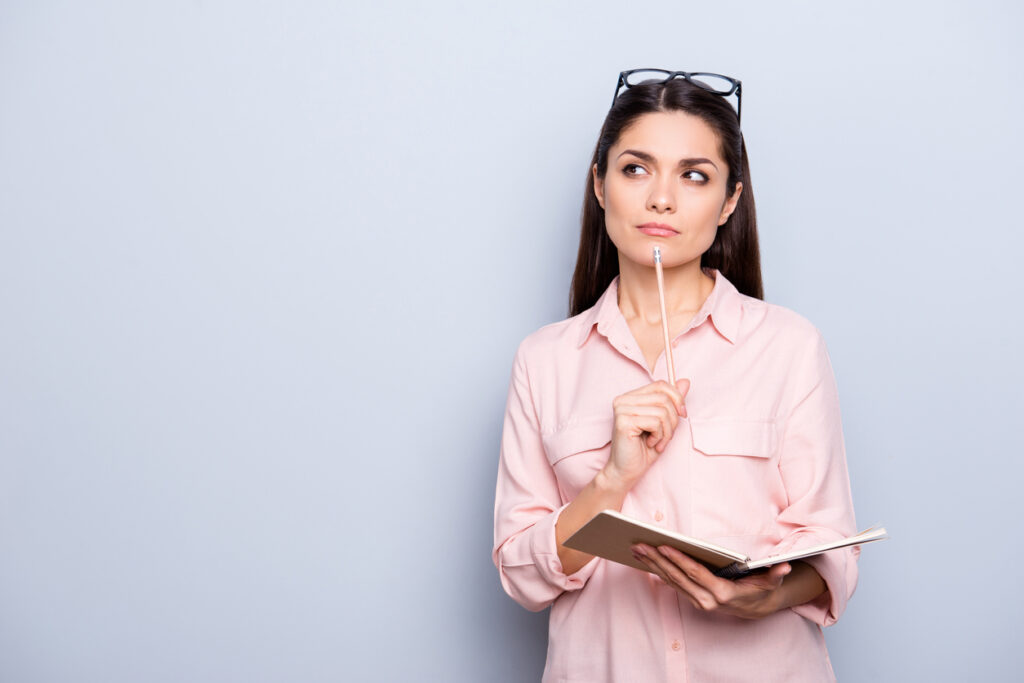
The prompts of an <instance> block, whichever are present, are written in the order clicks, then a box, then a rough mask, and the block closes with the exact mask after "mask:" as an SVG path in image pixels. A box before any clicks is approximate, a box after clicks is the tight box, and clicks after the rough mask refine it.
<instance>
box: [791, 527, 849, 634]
mask: <svg viewBox="0 0 1024 683" xmlns="http://www.w3.org/2000/svg"><path fill="white" fill-rule="evenodd" d="M800 536H803V534H798V536H797V537H798V538H799V537H800ZM818 538H819V539H820V540H815V541H813V543H826V542H828V541H829V540H832V538H831V535H829V536H827V537H826V536H819V537H818ZM813 543H807V542H803V543H801V545H803V546H804V547H806V546H807V545H812V544H813ZM796 545H797V543H796V540H795V539H793V540H788V541H787V542H785V543H784V545H782V550H781V551H782V552H785V551H786V550H789V549H790V548H792V547H795V546H796ZM859 554H860V548H858V547H856V546H855V547H852V548H837V549H836V550H829V551H828V552H825V553H822V554H821V555H815V556H814V557H805V558H804V559H802V560H799V561H800V562H806V563H807V564H809V565H810V566H811V567H813V568H814V570H815V571H816V572H818V575H819V576H821V579H822V581H824V582H825V589H826V590H825V592H824V593H822V594H821V595H819V596H818V597H816V598H814V599H813V600H810V601H809V602H805V603H803V604H801V605H794V606H793V607H791V608H790V609H792V610H793V611H794V612H796V613H797V614H799V615H800V616H802V617H804V618H805V619H808V620H810V621H812V622H814V623H815V624H817V625H818V626H822V627H825V626H831V625H832V624H834V623H836V621H838V620H839V617H840V616H842V614H843V612H844V611H845V610H846V603H847V601H848V600H849V599H850V597H851V596H852V595H853V591H854V589H855V588H856V585H857V557H858V556H859Z"/></svg>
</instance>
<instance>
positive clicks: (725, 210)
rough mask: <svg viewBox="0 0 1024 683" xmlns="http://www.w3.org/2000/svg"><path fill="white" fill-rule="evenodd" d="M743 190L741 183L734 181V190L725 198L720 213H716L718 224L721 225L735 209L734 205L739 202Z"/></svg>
mask: <svg viewBox="0 0 1024 683" xmlns="http://www.w3.org/2000/svg"><path fill="white" fill-rule="evenodd" d="M742 192H743V183H739V182H738V183H736V190H735V191H734V192H733V193H732V196H731V197H729V198H728V199H727V200H725V204H723V205H722V213H720V214H719V215H718V224H719V225H722V224H723V223H725V222H726V221H727V220H729V216H731V215H732V212H733V211H735V210H736V205H737V204H739V201H740V194H741V193H742Z"/></svg>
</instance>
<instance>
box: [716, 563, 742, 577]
mask: <svg viewBox="0 0 1024 683" xmlns="http://www.w3.org/2000/svg"><path fill="white" fill-rule="evenodd" d="M714 573H715V576H717V577H720V578H723V579H738V578H740V577H741V576H746V575H747V574H749V573H750V570H749V569H747V568H746V567H745V566H744V565H742V564H740V563H739V562H733V563H732V564H730V565H729V566H727V567H722V568H721V569H716V570H715V572H714Z"/></svg>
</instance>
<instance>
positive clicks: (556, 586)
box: [499, 503, 597, 612]
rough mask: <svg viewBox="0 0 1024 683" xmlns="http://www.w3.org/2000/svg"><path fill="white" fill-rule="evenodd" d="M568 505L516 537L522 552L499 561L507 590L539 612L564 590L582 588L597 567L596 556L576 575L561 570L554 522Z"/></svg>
mask: <svg viewBox="0 0 1024 683" xmlns="http://www.w3.org/2000/svg"><path fill="white" fill-rule="evenodd" d="M567 506H568V503H566V504H565V505H562V506H561V507H559V508H558V509H556V510H553V511H552V512H550V513H548V514H546V515H544V517H542V518H541V519H539V520H537V522H536V523H534V524H533V526H531V527H530V528H529V529H527V530H525V531H524V532H523V535H522V536H521V537H520V538H518V539H515V544H516V545H517V546H518V547H519V552H515V551H514V550H512V551H511V553H509V554H507V555H504V556H503V557H501V559H500V560H499V569H500V574H501V582H502V585H503V586H504V588H505V590H506V592H508V594H509V595H510V596H512V598H513V599H515V600H516V602H518V603H519V604H521V605H522V606H523V607H525V608H526V609H528V610H531V611H534V612H539V611H540V610H542V609H544V608H545V607H547V606H548V605H550V604H551V603H552V602H554V600H555V598H557V597H558V596H559V595H561V594H562V593H564V592H566V591H577V590H580V589H581V588H583V586H585V585H586V583H587V580H589V579H590V577H591V575H592V574H593V573H594V570H595V569H596V568H597V558H594V559H592V560H591V561H590V562H588V563H587V564H585V565H583V567H581V568H580V569H579V571H577V572H575V573H573V574H565V573H564V572H563V571H562V562H561V561H560V560H559V559H558V546H557V544H556V540H555V524H556V522H557V521H558V517H559V515H561V514H562V510H564V509H565V508H566V507H567ZM508 550H511V549H506V551H508ZM524 551H525V552H524ZM513 555H518V557H514V556H513Z"/></svg>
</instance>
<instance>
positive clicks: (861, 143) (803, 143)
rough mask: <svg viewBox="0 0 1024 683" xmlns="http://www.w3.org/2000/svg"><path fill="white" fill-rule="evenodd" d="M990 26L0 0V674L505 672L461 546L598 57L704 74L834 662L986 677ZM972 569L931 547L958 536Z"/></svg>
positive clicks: (959, 556)
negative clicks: (856, 525) (834, 384)
mask: <svg viewBox="0 0 1024 683" xmlns="http://www.w3.org/2000/svg"><path fill="white" fill-rule="evenodd" d="M1021 18H1022V13H1021V10H1020V8H1019V5H1017V4H1015V3H1011V2H982V3H978V2H973V3H970V5H968V3H966V2H961V3H955V4H950V3H934V2H929V3H905V4H895V3H889V2H885V3H882V2H868V3H863V2H859V3H810V2H807V3H797V2H782V3H780V2H775V3H754V2H751V3H725V2H716V3H682V2H650V3H645V4H643V5H638V6H628V5H627V4H626V3H622V2H614V3H613V2H594V1H592V2H574V3H544V2H519V3H516V4H515V5H514V6H494V7H491V6H488V5H487V4H485V3H471V2H454V1H451V0H435V1H434V2H431V3H422V4H415V3H397V2H385V3H373V4H371V3H361V4H359V5H352V4H351V3H340V2H339V3H335V2H326V1H319V2H302V3H286V2H283V1H281V2H242V1H240V0H239V1H235V2H229V1H226V0H193V1H192V2H177V3H170V2H166V3H144V2H127V1H125V2H112V1H106V2H89V3H81V2H62V3H61V2H28V1H24V2H10V1H7V2H3V3H2V4H0V315H2V325H0V680H3V681H5V682H6V681H10V682H14V683H33V682H37V681H38V682H50V681H76V682H77V681H104V682H122V681H123V682H129V681H133V682H134V681H161V682H162V681H186V680H187V681H247V682H248V681H342V680H346V681H347V680H352V681H484V680H487V681H528V680H537V679H538V678H539V675H540V671H541V669H542V666H543V657H544V650H545V645H546V640H545V639H546V614H531V613H528V612H526V611H525V610H523V609H522V608H520V607H519V606H518V605H516V604H515V603H513V602H512V601H511V599H510V598H508V597H506V596H505V595H504V593H503V592H502V591H501V589H500V586H499V583H498V579H497V572H496V570H495V569H494V567H493V565H492V564H491V559H490V550H491V533H492V531H491V515H492V510H493V507H492V506H493V495H494V477H495V473H496V466H497V457H498V441H499V436H500V429H501V420H502V415H503V411H504V401H505V395H506V391H507V387H508V379H509V372H510V370H511V361H512V355H513V352H514V351H515V348H516V346H517V345H518V343H519V341H520V340H521V339H522V338H523V337H524V336H526V335H527V334H529V333H530V332H532V331H533V330H535V329H537V328H538V327H539V326H541V325H543V324H546V323H548V322H553V321H556V320H560V319H562V318H564V317H565V314H566V310H567V299H568V284H569V278H570V275H571V272H572V267H573V263H574V257H575V250H576V245H577V240H578V216H579V210H580V206H581V200H582V190H583V181H584V178H585V174H586V168H587V165H588V162H589V159H590V154H591V151H592V149H593V144H594V142H595V140H596V136H597V132H598V128H599V127H600V124H601V121H602V119H603V116H604V113H605V112H606V111H607V108H608V105H609V103H610V101H611V97H612V91H613V89H614V84H615V79H616V76H617V73H618V72H619V71H620V70H622V69H626V68H633V67H640V66H642V67H647V66H651V67H668V68H677V69H688V70H707V71H717V72H720V73H726V74H730V75H733V76H736V77H738V78H741V79H742V80H743V83H744V95H745V96H744V102H743V123H744V132H745V137H746V143H747V147H748V151H749V156H750V159H751V166H752V174H753V187H752V189H753V191H754V192H755V195H756V198H757V203H758V210H759V219H760V232H761V246H762V252H763V270H764V277H765V284H766V298H767V299H768V300H769V301H772V302H774V303H778V304H781V305H784V306H788V307H790V308H792V309H794V310H796V311H798V312H800V313H801V314H803V315H804V316H806V317H807V318H809V319H810V320H811V321H812V322H814V323H815V324H816V325H817V326H818V327H819V328H820V329H821V330H822V332H823V334H824V335H825V338H826V341H827V342H828V344H829V351H830V353H831V357H832V361H833V365H834V367H835V371H836V376H837V380H838V384H839V389H840V397H841V402H842V409H843V416H844V428H845V435H846V444H847V451H848V457H849V466H850V474H851V478H852V483H853V491H854V500H855V503H856V506H857V512H858V521H859V522H860V524H861V526H867V525H868V524H870V523H872V522H875V521H878V522H882V523H884V524H885V525H886V526H887V527H888V528H889V530H890V532H891V534H892V536H893V539H892V540H890V541H887V542H885V543H884V544H881V545H877V546H872V547H870V548H867V549H865V551H864V553H863V554H862V556H861V581H860V584H859V587H858V590H857V594H856V595H855V597H854V598H853V600H852V601H851V603H850V605H849V608H848V611H847V612H846V614H845V615H844V617H843V618H842V619H841V620H840V622H839V623H838V624H837V625H835V626H834V627H831V628H829V629H827V630H826V636H827V638H828V642H829V647H830V651H831V654H832V658H833V662H834V666H835V668H836V671H837V673H838V675H839V678H840V680H844V681H867V680H872V681H877V680H883V681H910V680H913V681H964V680H985V681H998V680H1011V679H1012V678H1013V677H1014V676H1015V674H1019V671H1020V670H1021V667H1022V665H1024V655H1022V648H1020V647H1019V638H1018V637H1017V636H1016V635H1015V633H1016V632H1017V629H1018V628H1019V626H1018V623H1017V620H1018V618H1019V614H1020V612H1021V608H1022V607H1024V604H1022V599H1021V598H1022V595H1021V587H1020V582H1019V580H1018V579H1016V578H1014V577H1015V575H1016V573H1017V572H1018V568H1019V566H1020V564H1021V561H1022V560H1024V553H1022V550H1021V531H1022V529H1021V523H1020V521H1019V513H1018V510H1019V506H1018V501H1019V499H1020V490H1021V489H1020V484H1019V481H1020V479H1021V476H1022V475H1024V467H1022V466H1021V448H1020V446H1019V443H1020V439H1019V436H1018V434H1017V427H1018V425H1019V424H1020V423H1021V421H1020V419H1019V414H1020V412H1021V409H1022V407H1024V406H1022V401H1021V396H1022V391H1021V386H1022V382H1024V365H1022V363H1021V361H1020V358H1019V356H1018V353H1019V350H1020V349H1021V347H1022V341H1024V340H1022V336H1024V335H1022V329H1024V325H1022V319H1021V308H1020V307H1021V299H1022V296H1021V295H1022V287H1021V284H1020V276H1019V275H1018V273H1017V272H1015V268H1017V267H1018V266H1019V264H1020V261H1021V257H1020V252H1021V249H1022V247H1024V240H1022V238H1021V234H1020V231H1021V228H1022V225H1021V223H1022V222H1021V220H1020V218H1019V189H1018V188H1019V185H1020V182H1021V180H1022V174H1021V172H1020V165H1019V164H1020V155H1021V152H1022V151H1024V150H1022V147H1024V145H1022V135H1021V131H1020V127H1019V121H1020V112H1021V105H1022V95H1021V93H1022V85H1024V82H1022V80H1024V79H1022V76H1021V68H1020V67H1021V63H1022V56H1024V55H1022V50H1021V48H1020V42H1019V40H1016V39H1017V38H1019V36H1020V34H1021V24H1022V22H1021ZM967 538H970V539H973V540H971V543H972V544H977V545H979V546H984V547H987V548H990V549H992V550H991V552H969V553H961V552H957V548H958V547H960V544H961V542H962V541H963V539H967Z"/></svg>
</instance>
